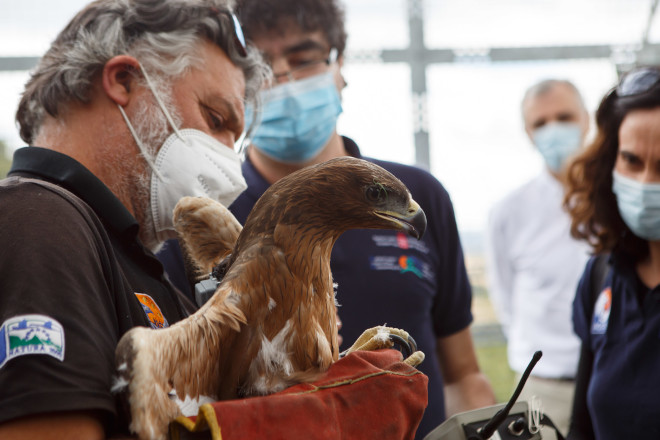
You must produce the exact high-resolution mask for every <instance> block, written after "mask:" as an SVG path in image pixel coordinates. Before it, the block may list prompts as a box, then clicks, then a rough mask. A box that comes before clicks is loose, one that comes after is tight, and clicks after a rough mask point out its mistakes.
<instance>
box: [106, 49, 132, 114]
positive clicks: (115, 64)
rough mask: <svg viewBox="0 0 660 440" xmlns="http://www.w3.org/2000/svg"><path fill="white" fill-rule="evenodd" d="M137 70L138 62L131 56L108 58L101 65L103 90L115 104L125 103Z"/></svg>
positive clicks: (123, 104)
mask: <svg viewBox="0 0 660 440" xmlns="http://www.w3.org/2000/svg"><path fill="white" fill-rule="evenodd" d="M139 72H140V63H139V62H138V60H136V59H135V58H133V57H131V56H128V55H118V56H116V57H112V58H110V59H109V60H108V62H107V63H105V66H103V73H102V75H103V91H104V92H105V94H106V95H107V96H108V98H110V99H111V100H112V101H114V102H115V103H116V104H118V105H121V106H125V105H127V104H128V101H129V98H130V94H131V91H132V90H133V89H135V85H136V84H137V83H136V80H137V76H138V75H139Z"/></svg>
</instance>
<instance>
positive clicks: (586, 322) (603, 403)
mask: <svg viewBox="0 0 660 440" xmlns="http://www.w3.org/2000/svg"><path fill="white" fill-rule="evenodd" d="M594 261H595V260H594V258H592V259H591V260H590V261H589V262H588V263H587V267H586V270H585V272H584V275H583V276H582V280H581V281H580V284H579V286H578V291H577V295H576V298H575V302H574V304H573V322H574V326H575V332H576V333H577V335H578V336H579V337H580V338H581V339H582V342H583V344H586V345H587V346H588V347H589V348H590V349H591V351H592V353H593V355H594V364H593V370H592V373H591V380H590V382H589V387H588V391H587V406H588V408H589V413H590V415H591V421H592V424H593V427H594V433H595V435H596V438H598V439H599V440H609V439H612V440H620V439H627V438H631V439H632V438H635V439H637V438H639V439H641V438H648V439H657V438H660V286H656V287H654V288H652V289H649V288H648V287H647V286H645V285H644V284H643V283H642V281H641V280H640V279H639V277H638V276H637V273H636V271H635V266H634V263H633V260H632V259H631V258H626V256H625V255H621V254H614V255H613V256H612V257H611V259H610V264H611V267H612V269H611V270H610V273H609V274H608V275H607V278H606V282H605V285H604V288H603V290H602V291H601V293H600V294H599V296H598V299H597V300H596V303H595V305H592V300H591V299H590V298H591V293H590V292H591V289H592V286H591V282H590V274H591V270H592V267H593V264H594ZM592 309H593V313H592Z"/></svg>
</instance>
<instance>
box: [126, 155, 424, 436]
mask: <svg viewBox="0 0 660 440" xmlns="http://www.w3.org/2000/svg"><path fill="white" fill-rule="evenodd" d="M175 224H176V225H177V231H178V232H179V234H180V235H181V238H182V241H183V243H184V247H185V248H186V249H187V251H188V253H189V255H190V256H191V257H192V258H193V259H194V260H195V262H196V264H197V265H198V267H200V268H201V269H202V270H207V271H209V268H210V267H212V266H213V265H214V264H217V262H218V261H219V260H220V259H221V258H222V257H223V256H225V255H227V254H228V251H229V249H228V248H229V246H231V243H232V242H233V237H235V236H236V234H237V233H238V231H240V235H238V239H237V240H236V244H235V245H234V246H233V249H231V251H230V252H231V256H229V257H228V260H227V261H226V267H227V270H226V275H225V277H224V279H223V281H222V283H221V284H220V286H219V288H218V289H217V291H216V292H215V294H214V295H213V297H212V298H211V299H210V300H209V301H208V302H207V303H206V304H205V305H204V306H202V307H201V308H200V309H199V310H198V311H197V312H196V313H195V314H193V315H191V316H190V317H188V318H186V319H185V320H183V321H180V322H178V323H176V324H174V325H172V326H171V327H168V328H165V329H160V330H152V329H147V328H143V327H138V328H134V329H132V330H130V331H129V332H127V333H126V334H125V335H124V336H123V337H122V339H121V340H120V342H119V344H118V346H117V350H116V357H117V365H118V372H119V384H120V387H122V386H123V390H121V392H122V393H124V394H125V396H126V398H127V400H128V403H129V406H130V411H131V419H132V422H131V426H130V428H131V430H132V431H133V432H135V433H137V434H138V435H139V437H140V438H143V439H163V438H165V435H166V433H167V428H168V424H169V422H170V421H171V420H173V419H174V418H176V417H177V416H178V415H179V414H180V411H179V408H178V406H177V405H176V404H175V402H174V401H173V399H172V396H171V392H172V391H174V392H175V393H176V395H177V396H178V398H179V399H181V400H184V398H185V397H186V396H189V397H192V398H196V397H199V396H208V397H210V398H212V399H214V400H222V399H231V398H236V397H242V396H252V395H265V394H270V393H274V392H277V391H280V390H282V389H284V388H286V387H289V386H291V385H293V384H296V383H300V382H308V381H313V380H315V379H316V378H318V377H319V375H320V374H321V373H323V372H325V371H326V370H327V369H328V367H329V366H330V365H331V363H332V362H334V361H336V360H337V358H338V355H339V351H338V344H337V325H336V305H335V292H334V287H333V280H332V275H331V273H330V254H331V251H332V246H333V245H334V243H335V241H336V240H337V238H338V237H339V236H340V235H341V234H342V233H343V232H344V231H346V230H348V229H355V228H373V229H399V230H403V231H406V232H407V233H408V234H410V235H412V236H414V237H416V238H418V239H419V238H420V237H421V235H422V234H423V233H424V231H425V229H426V217H425V214H424V211H423V210H422V209H421V208H420V207H419V205H418V204H417V203H416V202H415V201H414V200H413V199H412V198H411V196H410V193H409V191H408V189H407V188H406V187H405V185H404V184H403V183H402V182H401V181H399V180H398V179H397V178H396V177H394V176H393V175H392V174H390V173H389V172H387V171H385V170H384V169H383V168H381V167H379V166H377V165H375V164H372V163H370V162H367V161H364V160H361V159H356V158H351V157H343V158H338V159H333V160H330V161H328V162H325V163H323V164H319V165H316V166H312V167H308V168H305V169H302V170H300V171H297V172H295V173H292V174H290V175H288V176H287V177H285V178H283V179H281V180H279V181H278V182H276V183H275V184H273V185H272V186H271V187H270V188H269V189H268V190H267V191H266V192H265V193H264V194H263V196H262V197H261V198H260V199H259V201H258V202H257V203H256V205H255V206H254V208H253V210H252V212H251V213H250V215H249V216H248V218H247V220H246V223H245V227H244V228H243V229H242V230H241V229H240V225H239V224H238V222H237V221H236V220H235V219H234V218H233V216H232V215H231V213H229V211H228V210H227V209H226V208H224V207H223V206H222V205H220V204H218V203H216V202H213V201H210V200H209V199H203V198H197V199H194V198H186V199H182V201H181V202H179V205H177V209H176V210H175ZM218 225H222V226H218ZM209 231H211V232H209ZM223 243H224V244H223ZM207 273H208V272H207Z"/></svg>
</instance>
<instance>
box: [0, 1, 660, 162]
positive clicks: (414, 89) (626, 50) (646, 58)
mask: <svg viewBox="0 0 660 440" xmlns="http://www.w3.org/2000/svg"><path fill="white" fill-rule="evenodd" d="M659 1H660V0H653V1H652V3H651V8H650V11H649V15H648V20H647V24H646V27H645V29H644V32H643V33H642V37H641V40H640V42H639V43H637V44H630V45H583V46H544V47H494V48H479V49H472V50H457V49H430V48H428V47H426V44H425V43H424V0H406V2H407V6H408V8H407V9H408V29H409V35H410V44H409V45H408V47H406V48H404V49H382V50H380V51H378V50H376V51H352V52H350V53H347V54H346V61H347V62H373V63H406V64H408V65H410V75H411V94H412V96H411V99H412V104H413V105H412V108H413V115H412V116H413V131H414V137H415V162H416V164H417V165H418V166H420V167H422V168H425V169H429V168H430V163H431V155H430V145H429V130H430V128H429V124H428V112H427V93H426V91H427V90H426V67H427V66H429V65H431V64H438V63H441V64H442V63H465V62H484V63H497V62H507V61H509V62H510V61H552V60H571V59H610V60H611V61H612V63H613V64H614V65H615V66H616V69H617V72H618V73H619V74H621V73H622V72H625V71H627V70H629V69H630V68H631V67H633V66H635V65H640V64H643V65H653V64H660V44H652V43H650V42H649V41H648V36H649V32H650V30H651V23H652V21H653V17H654V16H655V12H656V9H657V7H658V2H659ZM38 61H39V58H38V57H0V71H24V70H30V69H32V68H33V67H34V66H35V65H36V64H37V62H38Z"/></svg>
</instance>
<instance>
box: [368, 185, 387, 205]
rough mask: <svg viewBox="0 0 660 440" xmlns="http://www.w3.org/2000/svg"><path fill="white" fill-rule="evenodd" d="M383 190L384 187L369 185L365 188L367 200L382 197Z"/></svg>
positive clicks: (371, 200) (373, 200)
mask: <svg viewBox="0 0 660 440" xmlns="http://www.w3.org/2000/svg"><path fill="white" fill-rule="evenodd" d="M384 192H385V189H384V188H382V187H380V186H377V185H373V186H370V187H368V188H367V193H366V196H367V200H369V201H370V202H377V201H378V200H380V199H381V198H382V193H384Z"/></svg>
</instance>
